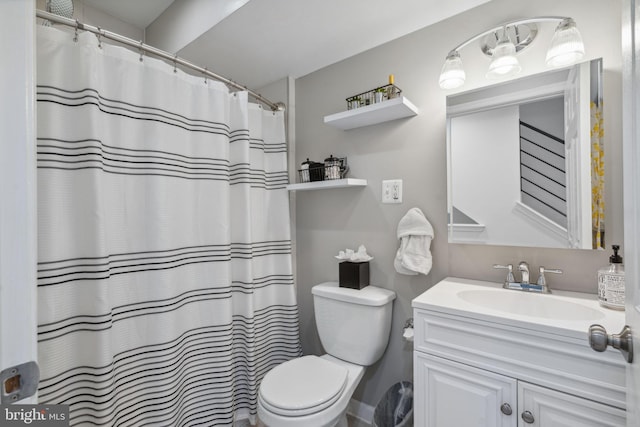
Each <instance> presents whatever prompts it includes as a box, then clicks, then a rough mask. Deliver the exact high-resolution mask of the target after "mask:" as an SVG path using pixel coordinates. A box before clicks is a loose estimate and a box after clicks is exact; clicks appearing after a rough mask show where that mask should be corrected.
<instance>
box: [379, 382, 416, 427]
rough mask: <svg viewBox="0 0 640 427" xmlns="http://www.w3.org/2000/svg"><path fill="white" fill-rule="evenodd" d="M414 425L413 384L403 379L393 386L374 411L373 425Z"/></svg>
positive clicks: (406, 426)
mask: <svg viewBox="0 0 640 427" xmlns="http://www.w3.org/2000/svg"><path fill="white" fill-rule="evenodd" d="M411 426H413V384H412V383H411V382H409V381H401V382H399V383H396V384H394V385H392V386H391V388H390V389H389V390H387V392H386V393H385V394H384V395H383V396H382V399H380V402H378V405H377V406H376V409H375V410H374V412H373V427H411Z"/></svg>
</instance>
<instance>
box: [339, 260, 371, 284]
mask: <svg viewBox="0 0 640 427" xmlns="http://www.w3.org/2000/svg"><path fill="white" fill-rule="evenodd" d="M338 266H339V278H340V279H339V284H340V287H341V288H351V289H362V288H364V287H365V286H369V262H351V261H342V262H341V263H340V264H338Z"/></svg>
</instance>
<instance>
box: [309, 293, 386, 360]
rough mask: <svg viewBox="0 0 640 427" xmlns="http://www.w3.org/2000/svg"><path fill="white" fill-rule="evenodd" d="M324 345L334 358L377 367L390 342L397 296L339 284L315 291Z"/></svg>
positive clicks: (316, 308) (318, 319)
mask: <svg viewBox="0 0 640 427" xmlns="http://www.w3.org/2000/svg"><path fill="white" fill-rule="evenodd" d="M311 292H312V293H313V307H314V309H315V318H316V326H317V328H318V334H319V335H320V341H321V342H322V346H323V347H324V349H325V351H326V352H327V353H328V354H330V355H331V356H334V357H337V358H338V359H342V360H345V361H347V362H351V363H354V364H357V365H361V366H369V365H373V364H374V363H375V362H376V361H377V360H378V359H380V357H381V356H382V353H384V350H385V348H387V343H388V342H389V332H390V330H391V314H392V307H393V300H394V299H395V297H396V294H395V292H393V291H390V290H388V289H383V288H378V287H375V286H367V287H365V288H362V289H350V288H341V287H339V286H338V283H336V282H328V283H321V284H319V285H316V286H314V287H313V288H312V290H311Z"/></svg>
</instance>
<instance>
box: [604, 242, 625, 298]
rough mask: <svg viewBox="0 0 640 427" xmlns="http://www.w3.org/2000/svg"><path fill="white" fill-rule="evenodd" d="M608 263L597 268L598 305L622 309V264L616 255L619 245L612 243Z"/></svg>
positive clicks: (620, 258) (619, 257)
mask: <svg viewBox="0 0 640 427" xmlns="http://www.w3.org/2000/svg"><path fill="white" fill-rule="evenodd" d="M611 248H612V249H613V255H611V257H609V263H610V264H609V265H608V266H607V267H604V268H601V269H600V270H598V299H599V300H600V305H601V306H603V307H607V308H612V309H614V310H624V265H623V264H622V257H621V256H620V255H618V251H619V250H620V246H618V245H613V246H611Z"/></svg>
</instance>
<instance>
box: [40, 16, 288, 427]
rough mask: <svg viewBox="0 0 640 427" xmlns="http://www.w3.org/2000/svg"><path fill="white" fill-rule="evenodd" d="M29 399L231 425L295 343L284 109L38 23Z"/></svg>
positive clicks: (154, 420)
mask: <svg viewBox="0 0 640 427" xmlns="http://www.w3.org/2000/svg"><path fill="white" fill-rule="evenodd" d="M37 67H38V69H37V73H38V76H37V78H38V87H37V115H38V130H37V134H38V141H37V142H38V160H37V161H38V246H39V248H38V251H39V253H38V304H39V308H38V309H39V319H38V323H39V326H38V351H39V363H40V369H41V382H40V386H39V400H40V402H41V403H52V404H53V403H60V404H68V405H70V414H71V415H70V418H71V425H73V426H117V427H123V426H154V427H155V426H172V427H174V426H196V425H198V426H216V425H220V426H231V425H233V423H234V421H235V420H237V419H240V418H248V419H250V420H252V421H255V414H256V398H257V389H258V386H259V383H260V380H261V378H262V377H263V376H264V374H265V373H266V372H267V371H268V370H269V369H270V368H272V367H273V366H275V365H277V364H279V363H281V362H283V361H286V360H288V359H290V358H293V357H296V356H298V355H299V354H300V344H299V338H298V315H297V306H296V296H295V289H294V285H293V278H292V267H291V244H290V230H289V211H288V209H289V208H288V195H287V191H286V189H285V184H286V183H287V171H286V144H285V138H284V123H283V114H282V113H279V112H278V113H274V112H271V111H263V110H262V108H260V107H259V106H257V105H254V104H250V103H248V101H247V94H246V93H244V92H241V93H230V92H229V91H228V89H227V88H226V86H224V85H223V84H221V83H218V82H214V81H206V80H205V79H204V77H194V76H189V75H187V74H185V73H183V72H181V71H178V70H174V67H173V66H171V65H167V64H165V63H163V62H161V61H158V60H154V59H150V58H144V60H141V58H140V56H139V55H138V54H137V53H135V52H131V51H128V50H126V49H123V48H121V47H115V46H110V45H107V44H104V43H102V44H101V43H100V42H99V40H98V39H97V38H96V37H95V36H94V35H93V34H90V33H83V34H80V36H79V38H78V39H77V41H74V40H73V34H69V33H66V32H63V31H61V30H58V29H55V28H47V27H40V28H39V29H38V41H37Z"/></svg>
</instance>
